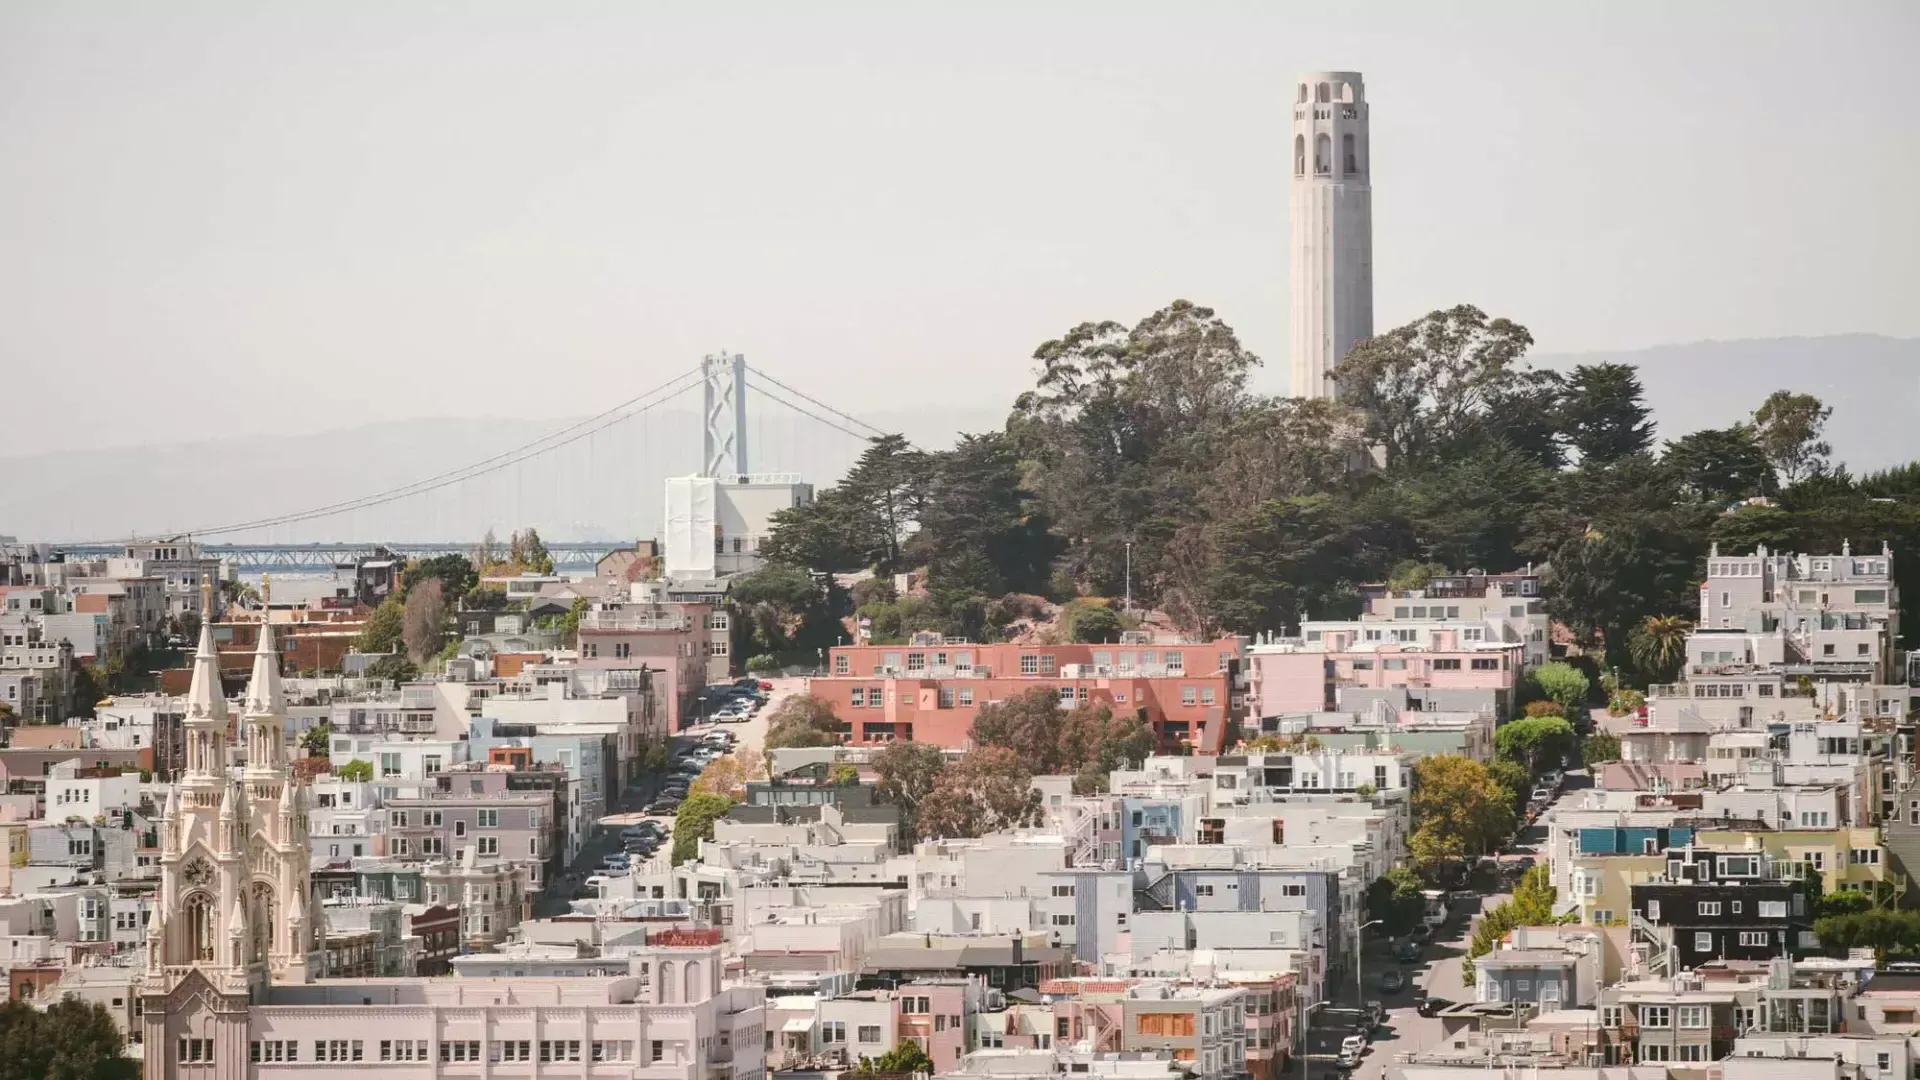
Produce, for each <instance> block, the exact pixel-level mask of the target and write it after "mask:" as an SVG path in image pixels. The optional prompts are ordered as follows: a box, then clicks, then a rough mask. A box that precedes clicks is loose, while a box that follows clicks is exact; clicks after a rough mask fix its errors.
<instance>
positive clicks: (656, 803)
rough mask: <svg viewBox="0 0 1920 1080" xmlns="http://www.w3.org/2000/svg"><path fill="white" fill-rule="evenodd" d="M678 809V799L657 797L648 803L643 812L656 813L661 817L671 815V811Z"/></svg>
mask: <svg viewBox="0 0 1920 1080" xmlns="http://www.w3.org/2000/svg"><path fill="white" fill-rule="evenodd" d="M678 809H680V800H679V799H668V798H659V799H655V800H653V802H651V803H649V804H648V805H647V809H646V811H645V812H646V813H649V814H658V815H660V816H661V817H672V816H673V812H674V811H675V810H678Z"/></svg>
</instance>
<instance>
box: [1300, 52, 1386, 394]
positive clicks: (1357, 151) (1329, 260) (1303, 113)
mask: <svg viewBox="0 0 1920 1080" xmlns="http://www.w3.org/2000/svg"><path fill="white" fill-rule="evenodd" d="M1372 159H1373V154H1372V153H1371V148H1370V146H1369V145H1368V142H1367V92H1366V87H1365V85H1364V84H1363V83H1362V82H1361V80H1360V73H1359V72H1357V71H1320V72H1315V73H1313V74H1310V75H1303V76H1301V77H1300V81H1299V84H1298V85H1297V86H1296V87H1295V90H1294V103H1293V196H1292V199H1291V211H1292V220H1293V238H1292V239H1293V265H1292V275H1293V396H1294V397H1300V398H1329V397H1337V396H1339V387H1337V386H1336V385H1335V384H1334V381H1333V369H1334V367H1335V366H1336V365H1338V364H1339V363H1340V361H1341V359H1342V358H1343V357H1345V356H1346V355H1347V350H1348V349H1351V348H1353V345H1354V343H1355V342H1357V341H1360V340H1362V339H1363V338H1368V337H1371V336H1373V188H1372V185H1371V184H1370V183H1369V182H1368V181H1369V170H1368V166H1369V165H1371V164H1372Z"/></svg>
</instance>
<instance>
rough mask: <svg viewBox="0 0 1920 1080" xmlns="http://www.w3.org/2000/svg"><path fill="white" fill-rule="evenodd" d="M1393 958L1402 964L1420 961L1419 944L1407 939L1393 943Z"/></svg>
mask: <svg viewBox="0 0 1920 1080" xmlns="http://www.w3.org/2000/svg"><path fill="white" fill-rule="evenodd" d="M1393 958H1394V959H1395V960H1398V961H1400V962H1401V963H1403V964H1411V963H1414V962H1416V961H1418V960H1419V959H1420V943H1419V942H1416V941H1414V940H1413V939H1412V938H1408V939H1406V940H1405V941H1396V942H1394V943H1393Z"/></svg>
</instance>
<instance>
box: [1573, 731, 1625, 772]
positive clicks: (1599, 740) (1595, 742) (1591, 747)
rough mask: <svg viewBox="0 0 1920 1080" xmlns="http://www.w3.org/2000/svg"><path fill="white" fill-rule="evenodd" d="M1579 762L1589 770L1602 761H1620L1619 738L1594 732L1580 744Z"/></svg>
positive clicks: (1606, 733) (1607, 733)
mask: <svg viewBox="0 0 1920 1080" xmlns="http://www.w3.org/2000/svg"><path fill="white" fill-rule="evenodd" d="M1580 760H1581V762H1582V763H1583V764H1585V765H1587V766H1588V767H1589V768H1591V767H1592V766H1594V765H1598V764H1600V763H1601V762H1604V761H1619V760H1620V736H1618V735H1615V734H1614V733H1612V732H1610V731H1596V732H1594V733H1593V734H1591V735H1589V736H1587V737H1586V739H1585V740H1583V741H1582V742H1581V743H1580Z"/></svg>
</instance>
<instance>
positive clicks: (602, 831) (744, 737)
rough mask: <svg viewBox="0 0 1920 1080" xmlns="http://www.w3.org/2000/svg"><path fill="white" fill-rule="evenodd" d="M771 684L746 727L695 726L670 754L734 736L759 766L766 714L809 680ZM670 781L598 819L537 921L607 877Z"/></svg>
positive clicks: (651, 780) (641, 788)
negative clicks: (711, 736)
mask: <svg viewBox="0 0 1920 1080" xmlns="http://www.w3.org/2000/svg"><path fill="white" fill-rule="evenodd" d="M768 681H769V682H771V683H773V689H772V690H770V691H768V693H767V703H766V705H765V706H763V707H762V708H761V709H760V711H759V712H757V713H754V714H753V715H752V716H751V717H750V718H748V719H747V720H746V722H744V723H739V724H695V725H693V726H692V727H689V728H687V729H685V730H684V731H681V732H679V733H677V734H675V735H673V736H671V737H670V738H669V739H668V740H667V748H668V750H669V752H677V751H679V750H681V749H684V748H686V747H689V746H691V745H692V744H693V743H694V742H695V741H696V740H698V739H699V738H700V737H701V736H702V735H705V734H706V733H707V732H709V731H714V730H716V729H717V730H721V731H728V732H731V733H732V734H733V736H734V738H735V739H736V740H738V741H737V742H736V744H735V747H734V750H733V753H735V754H739V755H744V760H746V761H747V762H748V763H749V764H750V765H753V764H757V762H758V761H759V757H760V747H761V746H762V745H763V744H764V743H765V742H766V738H767V716H768V714H770V713H772V712H773V710H774V707H775V706H777V705H779V704H780V702H781V701H783V700H785V699H786V698H787V697H788V696H790V695H792V694H795V693H798V692H800V691H801V690H802V689H803V688H804V687H805V685H806V680H805V679H801V678H791V679H786V678H782V679H769V680H768ZM666 776H667V774H666V773H664V772H662V773H648V774H647V775H645V776H642V777H641V778H640V782H639V783H637V784H635V785H634V786H633V787H632V788H629V789H628V790H627V791H626V792H624V793H623V794H622V795H621V796H620V798H619V800H618V801H617V802H616V803H615V804H614V805H615V806H616V808H617V809H616V810H615V812H614V813H611V814H607V815H605V816H603V817H601V818H600V821H599V824H598V825H597V826H596V827H595V828H594V830H593V835H592V836H591V837H589V838H588V839H587V842H586V843H585V844H583V845H582V846H581V850H580V856H579V857H578V858H577V859H575V860H574V863H573V865H572V866H570V867H568V868H567V873H566V874H565V875H564V876H562V877H561V878H560V879H558V880H557V881H555V882H554V883H553V884H552V885H551V886H549V887H548V888H546V889H544V890H542V891H541V892H540V893H539V895H538V897H537V899H536V901H535V904H534V914H535V915H536V916H537V917H543V918H544V917H550V916H554V915H564V914H566V913H567V911H568V910H569V904H570V902H571V901H572V900H573V898H574V897H575V896H576V895H578V894H579V889H580V886H581V883H582V882H584V881H586V879H587V878H588V877H589V876H591V875H593V874H599V873H605V871H604V870H602V869H601V866H600V861H601V860H602V859H603V858H605V857H606V856H608V855H611V854H613V853H614V852H616V851H619V850H621V842H620V830H621V829H623V828H625V827H626V826H628V825H632V824H634V823H636V822H639V821H641V820H643V819H645V818H646V817H648V816H649V815H647V814H646V813H645V812H644V811H643V810H642V809H641V808H642V807H644V806H646V805H647V804H648V803H651V802H652V801H653V799H654V797H655V796H656V795H657V794H658V793H659V790H660V785H661V783H662V782H663V781H664V780H665V779H666ZM661 820H662V821H663V822H664V823H666V824H671V823H672V818H670V817H669V818H663V819H661ZM670 849H671V842H669V843H668V844H664V845H662V846H661V848H660V850H659V851H658V852H657V853H656V857H665V856H666V855H667V853H668V852H669V851H670Z"/></svg>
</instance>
